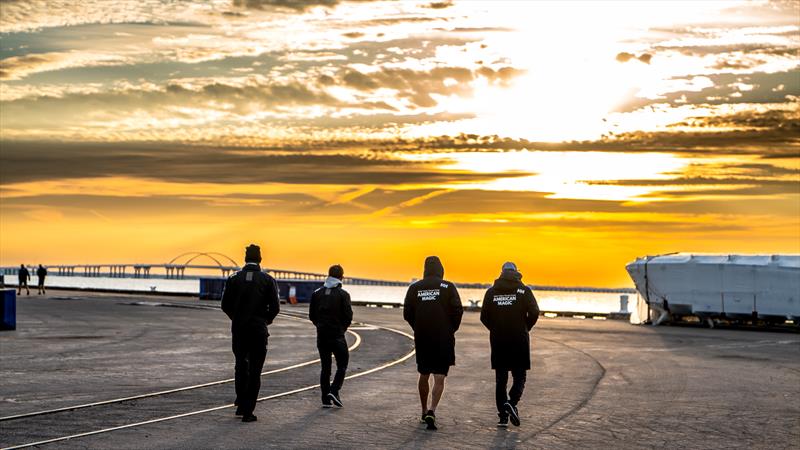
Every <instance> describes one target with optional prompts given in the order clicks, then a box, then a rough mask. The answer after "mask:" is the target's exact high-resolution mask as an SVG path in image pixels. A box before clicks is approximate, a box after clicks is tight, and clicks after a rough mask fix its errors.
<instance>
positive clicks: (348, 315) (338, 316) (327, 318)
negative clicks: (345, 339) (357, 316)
mask: <svg viewBox="0 0 800 450" xmlns="http://www.w3.org/2000/svg"><path fill="white" fill-rule="evenodd" d="M308 318H309V319H310V320H311V322H312V323H313V324H314V326H316V327H317V337H318V338H337V337H341V336H344V333H345V331H347V328H348V327H350V324H351V323H352V322H353V308H352V306H350V294H348V293H347V291H345V290H344V289H342V282H341V281H340V280H339V279H337V278H334V277H328V279H327V280H325V284H324V285H323V286H322V287H321V288H319V289H317V290H316V291H314V293H313V294H311V305H309V307H308Z"/></svg>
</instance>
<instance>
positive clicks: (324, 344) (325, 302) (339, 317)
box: [308, 264, 353, 408]
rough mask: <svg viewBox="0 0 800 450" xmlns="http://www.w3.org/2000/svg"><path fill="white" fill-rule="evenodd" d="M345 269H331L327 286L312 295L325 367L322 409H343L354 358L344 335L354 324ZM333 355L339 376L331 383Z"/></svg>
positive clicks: (311, 312) (312, 313) (310, 311)
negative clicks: (343, 393) (343, 390)
mask: <svg viewBox="0 0 800 450" xmlns="http://www.w3.org/2000/svg"><path fill="white" fill-rule="evenodd" d="M343 278H344V269H342V266H340V265H338V264H337V265H335V266H331V268H330V269H328V279H326V280H325V284H324V285H323V286H322V287H321V288H319V289H317V290H316V291H314V293H313V294H312V295H311V305H310V306H309V308H308V318H309V319H311V322H312V323H313V324H314V326H316V327H317V350H319V358H320V361H321V363H322V368H321V371H320V374H319V388H320V391H322V407H323V408H330V407H331V406H336V407H339V408H341V407H342V406H343V405H342V400H341V398H340V397H339V390H340V389H341V388H342V383H344V375H345V373H346V372H347V363H348V361H349V359H350V354H349V351H348V350H347V341H346V340H345V338H344V333H345V331H347V328H348V327H349V326H350V323H351V322H352V321H353V309H352V307H351V306H350V294H348V293H347V291H345V290H344V289H342V279H343ZM331 354H333V357H334V358H336V375H334V377H333V384H331Z"/></svg>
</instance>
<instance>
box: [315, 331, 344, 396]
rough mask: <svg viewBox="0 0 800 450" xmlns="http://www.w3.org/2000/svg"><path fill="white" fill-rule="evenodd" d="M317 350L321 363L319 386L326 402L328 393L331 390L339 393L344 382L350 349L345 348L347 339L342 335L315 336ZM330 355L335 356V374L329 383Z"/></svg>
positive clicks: (336, 393)
mask: <svg viewBox="0 0 800 450" xmlns="http://www.w3.org/2000/svg"><path fill="white" fill-rule="evenodd" d="M317 350H319V359H320V363H321V364H322V370H320V373H319V388H320V391H322V392H321V393H322V401H323V402H326V403H327V402H328V399H327V398H328V393H329V392H333V393H334V394H335V395H339V390H340V389H341V388H342V384H343V383H344V375H345V373H347V363H348V362H349V361H350V351H349V350H348V349H347V341H346V340H345V339H344V336H336V337H324V336H317ZM331 355H333V357H334V358H336V374H335V375H334V376H333V383H331V364H332V360H331Z"/></svg>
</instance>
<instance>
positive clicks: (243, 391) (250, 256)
mask: <svg viewBox="0 0 800 450" xmlns="http://www.w3.org/2000/svg"><path fill="white" fill-rule="evenodd" d="M244 261H245V265H244V267H242V270H240V271H238V272H236V273H235V274H233V275H231V276H230V277H229V278H228V279H227V280H226V281H225V290H224V291H223V292H222V310H223V311H224V312H225V314H227V315H228V317H229V318H230V319H231V335H232V336H233V355H234V357H235V358H236V366H235V368H234V373H235V385H236V401H235V402H234V403H235V404H236V405H237V408H236V415H237V416H242V422H255V421H256V420H258V419H257V418H256V416H255V415H253V411H254V410H255V407H256V400H257V399H258V391H259V390H260V389H261V369H262V368H263V367H264V359H265V358H266V357H267V337H268V336H269V333H268V332H267V325H269V324H271V323H272V320H273V319H275V316H277V315H278V311H279V310H280V302H279V300H278V283H276V282H275V279H274V278H272V277H271V276H269V275H268V274H266V273H264V272H262V271H261V267H260V266H259V264H260V263H261V248H260V247H259V246H257V245H253V244H251V245H250V246H248V247H247V249H246V250H245V256H244Z"/></svg>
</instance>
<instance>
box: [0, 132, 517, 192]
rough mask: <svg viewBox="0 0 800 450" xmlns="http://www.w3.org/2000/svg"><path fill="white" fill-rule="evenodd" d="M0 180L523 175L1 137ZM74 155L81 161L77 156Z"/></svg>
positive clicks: (425, 179)
mask: <svg viewBox="0 0 800 450" xmlns="http://www.w3.org/2000/svg"><path fill="white" fill-rule="evenodd" d="M0 149H1V150H2V154H3V164H2V166H0V180H2V183H3V184H11V183H19V182H28V181H42V180H50V179H69V178H96V177H114V176H127V177H138V178H151V179H159V180H165V181H174V182H189V183H192V182H208V183H299V184H353V185H361V184H387V185H400V184H414V183H450V182H456V181H477V180H488V179H495V178H498V177H510V176H521V175H522V174H501V173H495V174H477V173H469V172H456V171H448V172H442V171H441V170H438V169H437V168H436V167H435V166H434V165H432V164H429V163H419V162H410V161H404V160H397V159H389V158H385V157H380V156H379V155H378V154H372V155H370V156H363V155H360V154H352V153H351V154H346V153H344V152H343V153H342V154H309V153H308V152H297V153H293V154H285V153H281V154H275V153H274V152H269V151H245V150H242V149H235V150H234V149H229V148H228V149H226V148H219V147H200V146H181V145H177V144H138V145H137V144H124V143H58V142H38V143H36V142H8V141H5V142H1V143H0ZM76 161H79V162H80V163H79V164H76V163H75V162H76Z"/></svg>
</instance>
